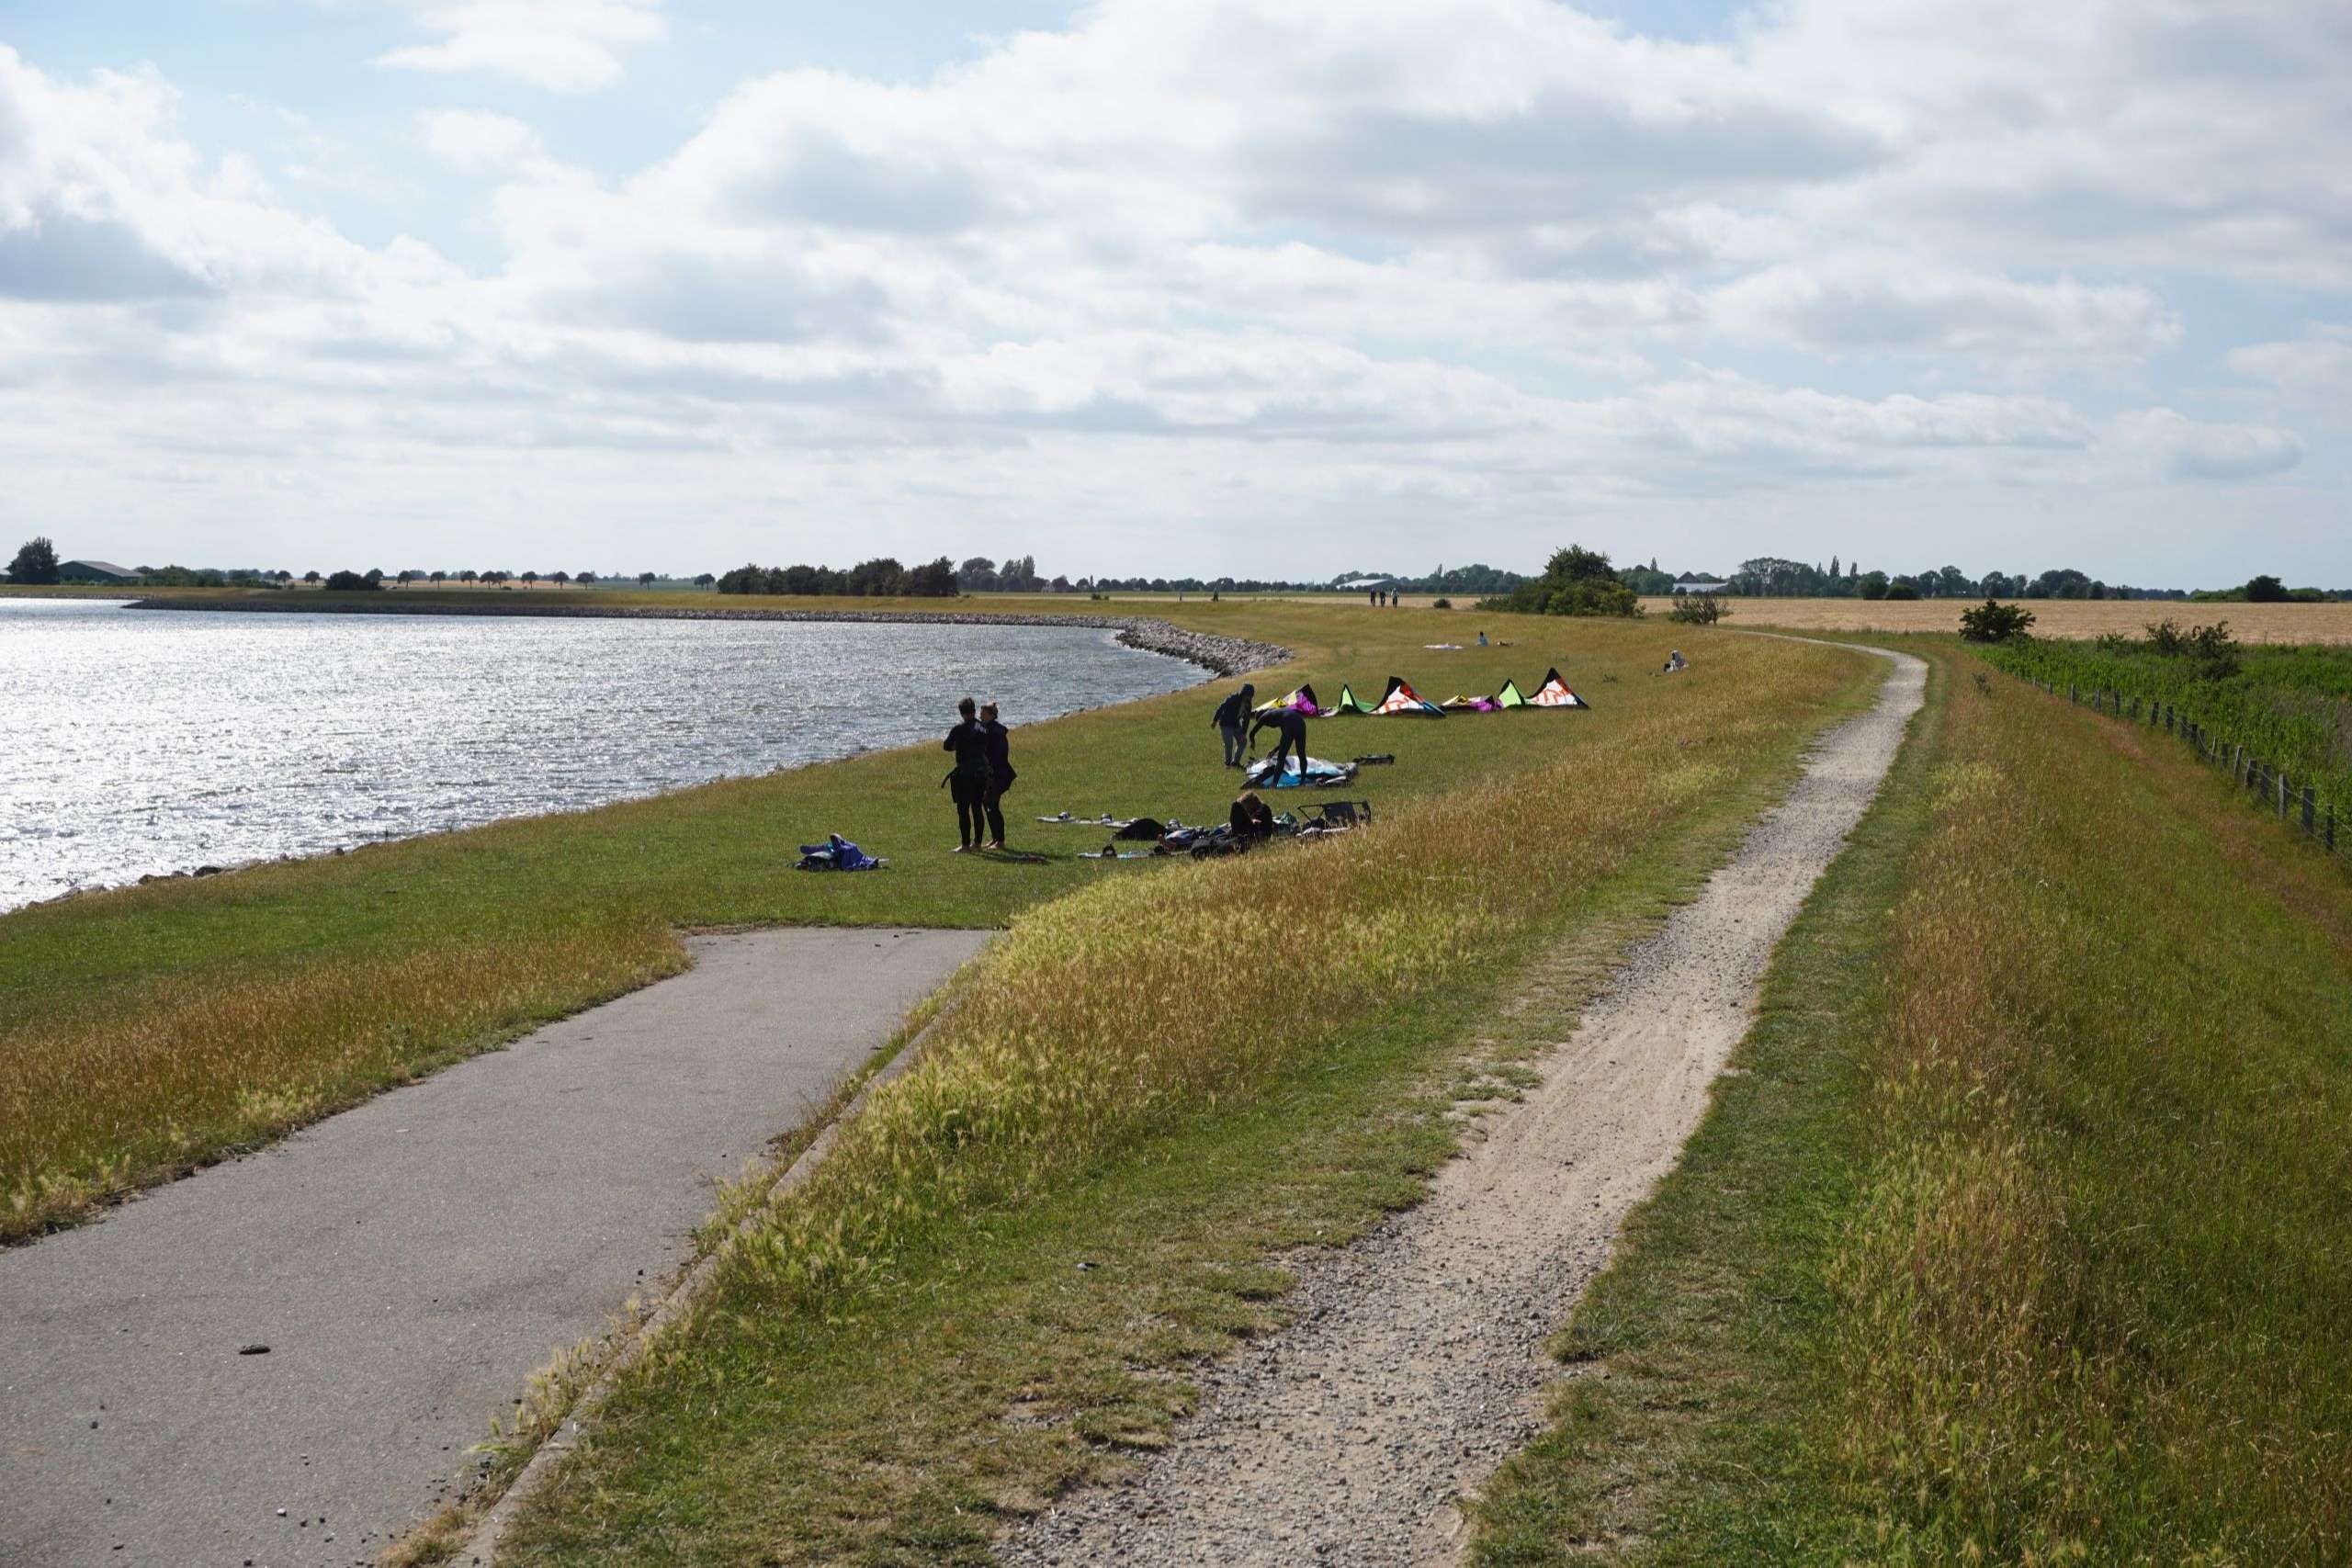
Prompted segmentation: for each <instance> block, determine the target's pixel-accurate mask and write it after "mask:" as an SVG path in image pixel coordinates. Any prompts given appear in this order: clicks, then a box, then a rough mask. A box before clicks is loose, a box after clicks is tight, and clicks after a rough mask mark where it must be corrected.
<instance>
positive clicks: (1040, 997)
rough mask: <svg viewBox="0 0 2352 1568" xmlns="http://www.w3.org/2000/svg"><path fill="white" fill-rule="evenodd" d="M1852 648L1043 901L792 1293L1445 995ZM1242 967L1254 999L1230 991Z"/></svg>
mask: <svg viewBox="0 0 2352 1568" xmlns="http://www.w3.org/2000/svg"><path fill="white" fill-rule="evenodd" d="M1850 659H1851V656H1850V655H1847V654H1842V653H1838V652H1834V651H1831V650H1828V649H1804V648H1797V647H1793V646H1792V645H1788V644H1778V645H1773V644H1764V643H1758V642H1727V643H1725V644H1724V645H1722V646H1720V647H1719V649H1718V650H1717V652H1716V654H1715V658H1714V660H1713V680H1711V682H1709V683H1708V684H1707V685H1706V686H1705V687H1703V688H1702V689H1699V690H1695V691H1693V692H1691V693H1690V694H1688V696H1689V700H1687V701H1682V702H1676V703H1671V704H1661V705H1656V706H1654V707H1652V708H1651V709H1650V710H1649V711H1648V712H1647V713H1646V714H1645V715H1644V716H1641V717H1639V718H1637V719H1633V720H1631V721H1628V722H1624V723H1621V724H1620V725H1619V726H1618V727H1617V728H1615V729H1614V730H1613V731H1612V732H1611V734H1610V737H1609V740H1610V743H1609V745H1608V746H1607V747H1606V748H1605V749H1603V748H1597V747H1585V746H1579V745H1577V731H1575V730H1574V729H1572V728H1563V729H1562V730H1561V732H1560V734H1561V739H1563V740H1564V741H1565V742H1566V745H1565V747H1564V750H1565V755H1564V756H1563V757H1562V758H1561V760H1560V761H1557V762H1555V763H1554V764H1552V765H1551V766H1548V767H1545V768H1543V769H1541V770H1539V771H1536V772H1534V773H1529V774H1523V775H1520V776H1516V777H1510V778H1505V779H1501V780H1494V781H1488V782H1486V783H1482V784H1475V785H1472V786H1469V787H1465V788H1464V789H1461V790H1457V791H1454V792H1452V793H1449V794H1447V795H1442V796H1439V797H1436V798H1435V799H1432V800H1428V801H1424V802H1419V803H1416V804H1414V805H1412V806H1410V807H1407V808H1405V809H1403V810H1400V811H1397V812H1396V813H1394V814H1392V815H1390V816H1388V817H1387V818H1384V819H1383V820H1382V821H1381V822H1380V823H1379V824H1378V825H1377V826H1375V827H1374V828H1373V829H1367V830H1363V831H1359V832H1357V833H1354V834H1351V835H1349V836H1348V837H1346V838H1344V839H1341V840H1335V841H1332V842H1329V843H1326V844H1322V845H1317V846H1311V847H1309V846H1300V847H1299V848H1296V849H1286V850H1283V851H1280V852H1273V853H1266V854H1261V855H1257V856H1253V857H1250V858H1249V859H1247V860H1244V861H1241V862H1239V863H1232V862H1216V863H1205V864H1201V865H1196V866H1193V867H1189V868H1186V869H1184V870H1182V871H1180V872H1177V873H1175V874H1171V875H1169V876H1166V877H1160V878H1155V879H1152V880H1151V881H1149V882H1148V883H1147V882H1141V881H1135V880H1129V881H1125V882H1114V883H1104V884H1103V885H1100V886H1096V887H1094V888H1091V889H1090V890H1088V891H1086V892H1084V893H1081V894H1080V895H1078V896H1076V897H1070V898H1066V899H1062V900H1059V901H1057V902H1056V903H1053V904H1049V905H1046V906H1044V907H1042V908H1037V909H1035V910H1033V911H1031V912H1030V913H1028V914H1026V915H1024V916H1023V917H1022V918H1021V919H1018V920H1017V921H1016V922H1015V923H1014V925H1013V928H1012V932H1011V934H1010V935H1009V936H1008V937H1007V939H1006V940H1005V941H1004V942H1002V943H1001V945H1000V947H999V948H998V950H997V951H995V952H994V953H991V954H990V956H989V960H988V961H987V962H986V963H985V964H983V965H982V966H981V968H980V970H979V972H978V976H977V977H976V979H975V980H974V982H973V984H972V985H971V986H970V987H969V988H968V990H967V993H966V994H965V996H964V998H963V999H962V1002H961V1005H960V1006H959V1007H958V1009H957V1010H956V1012H955V1013H954V1014H953V1015H952V1016H951V1017H950V1018H948V1019H947V1020H946V1021H944V1023H943V1024H942V1025H941V1027H940V1030H939V1032H938V1034H937V1036H936V1038H935V1042H934V1043H933V1047H932V1050H931V1052H930V1054H929V1055H927V1057H926V1058H925V1060H924V1062H923V1064H922V1066H919V1067H918V1068H916V1069H915V1070H914V1071H913V1072H911V1073H910V1074H908V1075H907V1077H904V1078H902V1079H900V1080H899V1082H897V1083H895V1084H893V1085H891V1086H890V1087H889V1088H888V1089H886V1090H885V1091H883V1092H882V1093H881V1094H879V1095H877V1096H876V1098H875V1100H874V1101H873V1103H872V1104H871V1106H870V1107H869V1109H868V1111H867V1112H866V1114H865V1116H863V1117H862V1118H861V1119H860V1120H859V1122H857V1123H856V1124H855V1126H854V1128H852V1129H851V1130H850V1134H849V1135H848V1136H847V1137H846V1138H845V1139H844V1140H843V1142H842V1145H841V1147H840V1148H839V1149H838V1150H837V1152H836V1153H835V1155H834V1156H833V1158H832V1159H831V1161H829V1162H828V1165H827V1168H826V1171H825V1174H824V1176H823V1177H822V1178H821V1179H820V1181H818V1182H817V1183H815V1184H813V1185H812V1186H811V1187H810V1188H809V1189H808V1190H807V1193H806V1195H805V1196H802V1197H799V1198H796V1199H795V1200H794V1201H793V1203H792V1206H791V1208H790V1210H789V1211H788V1212H787V1213H785V1214H784V1215H782V1216H780V1223H779V1224H777V1226H776V1227H775V1230H774V1231H773V1232H772V1233H771V1235H770V1236H769V1238H768V1246H767V1247H765V1249H764V1250H763V1252H761V1253H760V1254H759V1256H762V1257H763V1258H766V1259H767V1260H768V1261H769V1263H770V1265H771V1266H772V1268H773V1269H774V1270H775V1277H776V1279H777V1280H778V1281H779V1282H788V1283H790V1284H791V1285H793V1286H795V1287H796V1288H799V1289H813V1290H814V1291H815V1292H817V1293H818V1294H820V1295H821V1294H824V1293H827V1292H831V1290H833V1289H835V1288H837V1287H839V1286H841V1285H843V1284H847V1283H850V1282H852V1281H854V1280H856V1279H858V1278H860V1277H862V1275H863V1274H864V1273H865V1271H866V1270H868V1269H873V1268H876V1267H879V1266H882V1264H883V1263H884V1261H885V1260H887V1258H888V1256H889V1254H890V1253H891V1252H892V1250H893V1249H894V1248H895V1247H897V1246H899V1244H900V1243H901V1242H902V1241H903V1240H905V1239H906V1238H907V1235H910V1234H911V1233H913V1232H918V1231H920V1230H921V1228H922V1226H924V1225H925V1224H930V1223H933V1222H935V1221H939V1220H944V1219H946V1218H948V1217H949V1216H953V1215H957V1214H962V1213H968V1212H969V1211H970V1210H971V1209H973V1208H974V1207H977V1206H983V1205H987V1204H991V1203H996V1202H1000V1201H1017V1200H1018V1199H1020V1198H1021V1197H1023V1196H1024V1195H1026V1194H1027V1193H1029V1192H1031V1191H1033V1190H1035V1188H1036V1185H1037V1184H1038V1183H1040V1182H1042V1181H1046V1180H1048V1179H1051V1178H1052V1177H1053V1175H1054V1174H1055V1173H1056V1172H1057V1171H1060V1170H1064V1169H1067V1168H1069V1167H1070V1166H1072V1165H1073V1164H1075V1163H1078V1162H1081V1161H1083V1160H1085V1159H1088V1158H1090V1157H1091V1156H1093V1155H1094V1154H1096V1153H1097V1152H1099V1151H1100V1150H1102V1149H1103V1148H1105V1147H1107V1146H1110V1145H1114V1144H1115V1143H1116V1142H1118V1141H1119V1140H1120V1139H1122V1138H1123V1137H1124V1136H1125V1135H1127V1134H1131V1133H1133V1132H1135V1131H1136V1130H1138V1129H1141V1128H1145V1127H1148V1126H1151V1125H1154V1124H1157V1123H1159V1122H1164V1121H1165V1120H1166V1119H1167V1117H1168V1114H1169V1113H1170V1110H1171V1109H1172V1108H1189V1107H1193V1106H1200V1105H1214V1104H1215V1103H1216V1100H1217V1098H1218V1096H1220V1095H1221V1094H1227V1093H1232V1092H1237V1091H1246V1089H1247V1088H1248V1086H1249V1085H1250V1084H1251V1083H1253V1082H1257V1081H1260V1080H1261V1079H1263V1078H1264V1077H1266V1076H1267V1075H1268V1074H1269V1073H1271V1072H1272V1071H1275V1070H1277V1069H1279V1068H1281V1067H1283V1066H1289V1065H1293V1064H1295V1062H1296V1061H1297V1060H1298V1058H1299V1054H1300V1053H1301V1052H1302V1051H1311V1050H1312V1049H1313V1048H1314V1047H1315V1046H1316V1044H1317V1043H1318V1042H1320V1041H1323V1040H1326V1039H1328V1038H1329V1037H1330V1036H1331V1035H1332V1034H1333V1033H1334V1032H1337V1031H1340V1030H1342V1029H1344V1028H1345V1027H1346V1026H1347V1025H1348V1024H1349V1023H1350V1022H1351V1021H1353V1020H1356V1019H1358V1018H1362V1017H1363V1016H1364V1015H1366V1014H1367V1013H1369V1012H1373V1011H1375V1010H1380V1009H1382V1008H1384V1007H1386V1006H1388V1005H1389V1004H1391V1003H1392V1002H1395V1001H1397V1000H1400V999H1403V998H1409V997H1411V996H1414V995H1416V994H1419V993H1421V992H1424V991H1426V990H1428V989H1429V988H1430V987H1442V986H1444V985H1445V984H1447V983H1448V976H1452V975H1453V974H1455V973H1457V972H1458V971H1459V970H1461V969H1462V968H1463V967H1464V966H1465V965H1473V964H1477V963H1478V962H1479V955H1480V953H1482V952H1483V951H1485V950H1486V949H1487V947H1488V946H1489V945H1490V944H1492V943H1494V942H1498V941H1499V940H1501V939H1503V938H1505V937H1507V936H1509V935H1510V934H1511V933H1513V932H1515V931H1519V930H1521V929H1523V928H1524V927H1525V926H1526V925H1527V923H1528V922H1529V921H1531V920H1532V919H1537V918H1539V917H1540V916H1541V915H1543V914H1544V912H1545V911H1547V910H1549V909H1551V908H1554V907H1555V904H1556V901H1557V899H1558V898H1559V897H1560V896H1561V893H1562V891H1563V890H1564V889H1568V888H1576V887H1583V886H1590V885H1591V884H1592V883H1593V882H1595V881H1596V880H1597V879H1598V878H1600V877H1601V876H1603V875H1605V874H1608V873H1609V872H1610V871H1611V869H1613V868H1615V867H1616V866H1617V865H1619V864H1620V863H1623V860H1624V859H1625V858H1626V857H1627V856H1629V855H1632V854H1634V853H1635V852H1637V850H1638V848H1639V846H1640V845H1642V844H1643V843H1644V842H1645V840H1647V839H1648V838H1649V837H1650V836H1651V835H1652V834H1654V833H1656V832H1657V831H1658V830H1660V829H1661V828H1662V827H1663V826H1664V825H1665V824H1667V823H1668V822H1671V821H1673V820H1675V819H1676V818H1679V817H1681V816H1683V815H1685V814H1687V813H1688V812H1690V811H1691V809H1692V807H1694V806H1695V805H1696V804H1697V803H1698V802H1699V801H1701V800H1702V798H1704V797H1705V796H1707V795H1710V794H1711V793H1713V792H1719V791H1722V790H1724V789H1725V788H1726V787H1728V786H1730V785H1731V784H1733V783H1734V782H1735V781H1736V780H1737V779H1739V778H1740V777H1742V776H1743V773H1744V771H1745V770H1746V768H1747V767H1748V766H1749V765H1750V759H1751V758H1752V757H1753V756H1754V755H1756V754H1758V753H1759V752H1761V751H1762V750H1765V749H1767V748H1768V747H1770V745H1771V744H1773V743H1774V742H1776V741H1778V740H1779V739H1781V738H1782V737H1784V736H1785V734H1786V732H1787V730H1788V728H1790V727H1791V726H1792V725H1795V724H1800V723H1805V722H1809V721H1810V719H1811V717H1812V716H1813V715H1814V714H1815V713H1816V712H1817V711H1818V706H1817V705H1818V704H1819V702H1820V700H1821V694H1822V693H1824V692H1825V691H1827V690H1829V689H1832V688H1833V687H1834V686H1835V685H1837V684H1838V682H1840V681H1841V680H1843V679H1845V678H1846V677H1847V675H1848V672H1849V671H1850V669H1851V664H1850ZM1540 721H1541V722H1559V720H1557V719H1554V718H1544V719H1542V720H1540ZM1575 722H1576V721H1575V719H1574V717H1573V716H1571V717H1569V718H1568V719H1567V720H1566V723H1567V724H1569V725H1573V724H1574V723H1575ZM1237 981H1241V982H1244V983H1245V988H1246V993H1247V1001H1246V1003H1244V1004H1243V1005H1240V1006H1234V1005H1230V1003H1229V1002H1227V1000H1225V999H1223V998H1226V997H1229V996H1230V994H1231V992H1230V987H1233V986H1234V984H1235V983H1236V982H1237Z"/></svg>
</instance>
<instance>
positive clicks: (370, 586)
mask: <svg viewBox="0 0 2352 1568" xmlns="http://www.w3.org/2000/svg"><path fill="white" fill-rule="evenodd" d="M383 586H384V580H383V579H382V578H380V577H362V576H360V575H359V573H357V572H356V571H338V572H334V573H331V574H329V576H328V578H327V590H328V592H334V593H366V592H374V591H378V590H380V589H382V587H383Z"/></svg>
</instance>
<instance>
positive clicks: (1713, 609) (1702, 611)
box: [1667, 593, 1731, 626]
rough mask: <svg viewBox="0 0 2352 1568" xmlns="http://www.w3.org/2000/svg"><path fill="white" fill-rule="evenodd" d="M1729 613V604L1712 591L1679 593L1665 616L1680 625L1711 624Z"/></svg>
mask: <svg viewBox="0 0 2352 1568" xmlns="http://www.w3.org/2000/svg"><path fill="white" fill-rule="evenodd" d="M1730 614H1731V606H1730V605H1728V604H1724V602H1723V601H1722V600H1721V599H1719V598H1717V597H1715V595H1713V594H1712V593H1679V594H1677V595H1676V596H1675V600H1674V608H1673V609H1671V610H1669V611H1668V612H1667V618H1668V620H1670V621H1672V622H1673V623H1674V624H1675V625H1677V626H1713V625H1714V624H1715V623H1716V622H1717V621H1720V620H1722V619H1723V618H1724V616H1725V615H1730Z"/></svg>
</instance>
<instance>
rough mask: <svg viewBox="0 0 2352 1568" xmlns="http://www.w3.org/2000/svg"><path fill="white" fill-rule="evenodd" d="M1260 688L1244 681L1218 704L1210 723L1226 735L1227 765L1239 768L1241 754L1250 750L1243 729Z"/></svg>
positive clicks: (1247, 723) (1246, 724)
mask: <svg viewBox="0 0 2352 1568" xmlns="http://www.w3.org/2000/svg"><path fill="white" fill-rule="evenodd" d="M1257 696H1258V688H1257V687H1255V686H1253V685H1250V683H1249V682H1243V683H1242V686H1241V689H1240V690H1239V691H1238V692H1236V693H1234V694H1233V695H1231V696H1229V697H1227V698H1226V699H1225V701H1223V702H1221V703H1219V704H1217V705H1216V715H1215V716H1213V717H1211V718H1210V720H1209V723H1210V724H1212V725H1214V726H1216V728H1218V729H1219V730H1221V731H1222V732H1223V733H1224V735H1225V765H1226V766H1227V767H1228V768H1238V767H1239V766H1240V765H1241V755H1242V753H1243V752H1244V751H1246V750H1249V741H1248V740H1247V739H1244V738H1243V733H1242V732H1243V730H1244V729H1245V728H1247V727H1248V725H1249V723H1250V704H1251V703H1252V702H1254V701H1255V700H1256V699H1257Z"/></svg>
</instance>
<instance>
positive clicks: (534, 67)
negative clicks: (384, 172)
mask: <svg viewBox="0 0 2352 1568" xmlns="http://www.w3.org/2000/svg"><path fill="white" fill-rule="evenodd" d="M390 3H391V4H393V5H395V6H398V7H399V8H400V9H401V10H402V11H405V12H407V13H409V14H410V16H411V17H413V18H414V20H415V23H416V25H417V26H418V27H419V28H424V30H425V31H427V32H432V33H437V34H440V35H441V41H440V42H438V43H431V44H411V45H407V46H405V47H402V48H400V49H394V50H389V51H386V52H384V53H383V54H380V55H379V56H377V57H376V63H377V64H379V65H388V66H393V67H396V68H398V69H401V70H406V71H432V72H443V73H457V72H471V71H481V72H488V73H492V74H496V75H503V76H512V77H514V78H515V79H516V80H517V81H521V82H527V83H529V84H530V85H533V86H535V87H545V88H548V89H549V90H550V91H554V92H567V93H571V92H585V91H588V90H590V89H593V88H597V87H608V86H610V85H613V84H614V83H616V82H617V81H619V80H620V78H621V75H622V73H623V69H624V67H623V65H622V63H621V57H622V54H623V53H624V51H627V50H628V49H631V48H634V47H639V46H642V45H645V44H650V43H659V42H660V41H661V40H662V39H664V38H666V37H668V36H669V24H668V23H667V21H665V20H664V18H663V17H662V0H390Z"/></svg>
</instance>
